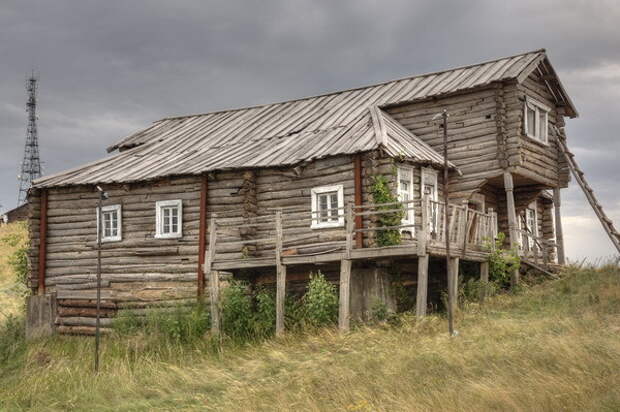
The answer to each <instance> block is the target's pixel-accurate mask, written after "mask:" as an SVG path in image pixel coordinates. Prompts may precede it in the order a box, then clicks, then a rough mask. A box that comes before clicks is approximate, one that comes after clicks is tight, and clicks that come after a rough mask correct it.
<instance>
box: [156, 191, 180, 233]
mask: <svg viewBox="0 0 620 412" xmlns="http://www.w3.org/2000/svg"><path fill="white" fill-rule="evenodd" d="M155 225H156V230H155V237H156V238H159V239H169V238H179V237H181V236H182V235H183V230H182V228H183V202H182V201H181V200H162V201H159V202H157V203H156V205H155Z"/></svg>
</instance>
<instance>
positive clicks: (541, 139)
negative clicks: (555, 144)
mask: <svg viewBox="0 0 620 412" xmlns="http://www.w3.org/2000/svg"><path fill="white" fill-rule="evenodd" d="M528 106H531V108H533V109H534V111H535V116H534V118H535V120H536V125H535V126H536V127H534V131H535V134H533V135H532V134H530V133H529V131H528V130H529V127H528V126H529V125H528V121H527V108H528ZM541 111H542V112H543V113H544V115H545V127H544V129H543V130H544V131H545V135H544V136H538V134H539V133H540V125H539V124H538V122H539V121H540V114H541ZM550 111H551V108H550V107H548V106H546V105H544V104H543V103H541V102H539V101H537V100H534V99H532V98H531V97H526V98H525V104H524V105H523V132H524V133H523V134H524V135H525V136H527V137H529V138H530V139H533V140H534V141H535V142H538V143H541V144H544V145H549V112H550Z"/></svg>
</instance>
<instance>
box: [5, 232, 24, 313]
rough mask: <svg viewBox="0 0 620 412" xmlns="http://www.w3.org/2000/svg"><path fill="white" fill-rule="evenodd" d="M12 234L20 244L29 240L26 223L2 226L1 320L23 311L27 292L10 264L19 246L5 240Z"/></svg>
mask: <svg viewBox="0 0 620 412" xmlns="http://www.w3.org/2000/svg"><path fill="white" fill-rule="evenodd" d="M12 236H15V237H17V238H18V239H19V245H25V244H26V243H27V241H28V238H27V236H28V235H27V232H26V225H25V224H24V223H20V222H18V223H11V224H9V225H2V226H0V322H2V321H3V320H4V319H6V318H8V317H9V316H11V315H16V314H18V313H19V312H20V311H21V309H22V303H23V294H24V292H25V288H24V287H22V285H18V284H17V282H16V280H15V275H14V274H13V272H12V270H11V267H10V265H9V258H10V256H11V255H12V254H13V253H14V252H15V250H16V249H17V248H18V246H12V245H10V244H8V243H7V242H6V241H3V239H7V238H8V237H12Z"/></svg>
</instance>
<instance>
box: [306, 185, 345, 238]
mask: <svg viewBox="0 0 620 412" xmlns="http://www.w3.org/2000/svg"><path fill="white" fill-rule="evenodd" d="M311 196H312V200H311V206H312V225H311V228H313V229H320V228H324V227H338V226H344V188H343V186H342V185H333V186H321V187H315V188H313V189H312V190H311Z"/></svg>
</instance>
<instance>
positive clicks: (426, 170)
mask: <svg viewBox="0 0 620 412" xmlns="http://www.w3.org/2000/svg"><path fill="white" fill-rule="evenodd" d="M438 174H439V172H438V171H437V170H435V169H433V168H430V167H422V168H421V171H420V199H424V182H425V180H426V176H431V177H432V179H433V181H434V184H435V193H433V196H432V198H431V199H429V200H432V201H434V202H438V201H439V185H438V183H437V175H438ZM433 207H437V206H436V205H431V208H433ZM428 212H429V220H428V228H429V230H430V231H431V232H434V233H436V232H437V231H438V229H439V221H435V224H434V225H433V222H432V221H431V216H430V212H431V211H430V210H429V211H428ZM435 212H437V210H435Z"/></svg>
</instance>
